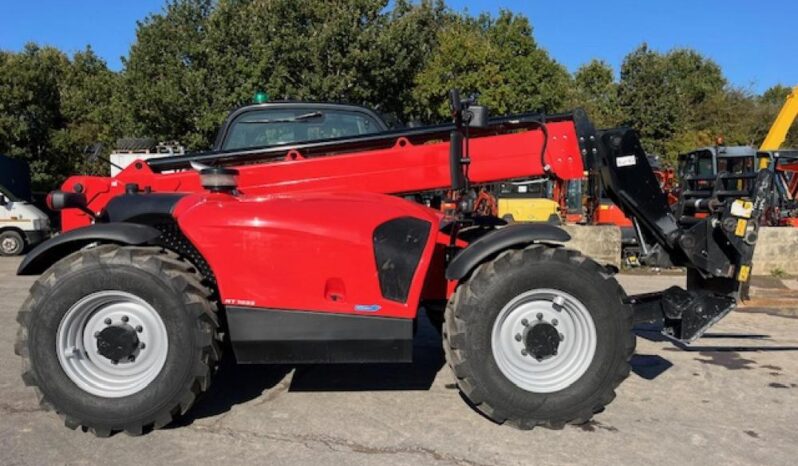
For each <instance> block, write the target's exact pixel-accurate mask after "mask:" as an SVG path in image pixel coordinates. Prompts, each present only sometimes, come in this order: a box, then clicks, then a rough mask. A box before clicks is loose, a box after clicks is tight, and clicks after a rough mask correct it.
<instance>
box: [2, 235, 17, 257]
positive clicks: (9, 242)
mask: <svg viewBox="0 0 798 466" xmlns="http://www.w3.org/2000/svg"><path fill="white" fill-rule="evenodd" d="M0 247H2V248H3V252H5V253H6V254H11V253H12V252H14V251H16V250H17V249H18V248H19V242H18V241H17V240H16V239H14V238H3V242H2V243H0Z"/></svg>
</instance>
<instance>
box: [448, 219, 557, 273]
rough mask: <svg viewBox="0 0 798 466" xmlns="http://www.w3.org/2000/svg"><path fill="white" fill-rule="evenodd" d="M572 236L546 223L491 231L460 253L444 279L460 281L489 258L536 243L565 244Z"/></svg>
mask: <svg viewBox="0 0 798 466" xmlns="http://www.w3.org/2000/svg"><path fill="white" fill-rule="evenodd" d="M570 239H571V235H569V234H568V233H566V232H565V230H563V229H562V228H559V227H556V226H554V225H549V224H546V223H528V224H515V225H510V226H507V227H504V228H499V229H497V230H494V231H492V232H490V233H488V234H486V235H484V236H482V237H480V238H479V239H477V240H476V241H474V242H473V243H471V244H469V245H468V247H466V248H465V249H463V250H462V251H460V252H459V253H458V254H457V255H456V256H455V257H454V259H452V261H451V262H450V263H449V266H448V267H447V268H446V278H447V279H449V280H460V279H462V278H463V277H465V276H466V275H468V274H469V272H471V271H472V270H473V269H474V268H475V267H476V266H477V265H479V264H480V263H482V261H484V260H485V259H487V258H488V257H490V256H492V255H494V254H497V253H499V252H501V251H503V250H505V249H507V248H511V247H517V246H522V245H526V244H530V243H534V242H536V241H556V242H566V241H569V240H570Z"/></svg>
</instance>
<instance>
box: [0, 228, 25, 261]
mask: <svg viewBox="0 0 798 466" xmlns="http://www.w3.org/2000/svg"><path fill="white" fill-rule="evenodd" d="M24 249H25V239H24V238H22V235H21V234H19V232H16V231H13V230H9V231H4V232H2V233H0V256H17V255H19V254H22V251H23V250H24Z"/></svg>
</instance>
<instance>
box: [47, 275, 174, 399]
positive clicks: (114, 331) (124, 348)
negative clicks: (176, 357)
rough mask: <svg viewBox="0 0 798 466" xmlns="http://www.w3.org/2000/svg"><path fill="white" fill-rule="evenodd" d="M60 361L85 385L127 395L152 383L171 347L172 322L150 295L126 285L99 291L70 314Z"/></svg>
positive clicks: (60, 339)
mask: <svg viewBox="0 0 798 466" xmlns="http://www.w3.org/2000/svg"><path fill="white" fill-rule="evenodd" d="M56 351H57V352H58V353H57V354H58V361H59V363H61V367H62V368H63V369H64V372H65V373H66V375H67V376H68V377H69V378H70V379H71V380H72V381H73V382H74V383H75V384H76V385H77V386H78V387H80V388H81V389H83V390H85V391H86V392H88V393H91V394H92V395H96V396H100V397H103V398H121V397H124V396H129V395H132V394H134V393H137V392H139V391H140V390H142V389H143V388H144V387H146V386H147V385H149V384H150V383H151V382H152V381H153V380H155V378H156V377H157V376H158V374H159V373H160V372H161V369H162V368H163V367H164V364H165V362H166V357H167V354H168V351H169V336H168V333H167V330H166V325H165V323H164V321H163V319H162V318H161V316H160V314H159V313H158V311H156V310H155V308H154V307H152V305H150V304H149V303H148V302H147V301H145V300H144V299H142V298H140V297H138V296H136V295H133V294H131V293H127V292H124V291H117V290H107V291H98V292H95V293H92V294H90V295H88V296H85V297H84V298H83V299H81V300H80V301H78V302H76V303H75V304H73V305H72V307H71V308H70V309H69V310H68V311H67V312H66V314H64V317H63V318H62V319H61V323H60V324H59V326H58V331H57V333H56Z"/></svg>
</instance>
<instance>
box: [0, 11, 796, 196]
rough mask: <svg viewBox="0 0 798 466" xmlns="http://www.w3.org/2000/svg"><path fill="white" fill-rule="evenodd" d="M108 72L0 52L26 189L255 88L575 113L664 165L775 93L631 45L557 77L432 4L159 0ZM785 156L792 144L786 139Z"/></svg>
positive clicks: (6, 111)
mask: <svg viewBox="0 0 798 466" xmlns="http://www.w3.org/2000/svg"><path fill="white" fill-rule="evenodd" d="M123 62H124V70H123V71H122V72H118V73H116V72H112V71H110V70H108V68H107V66H106V64H105V63H104V62H103V61H102V60H101V59H100V58H98V57H97V56H96V55H95V54H94V52H93V51H92V50H91V49H90V48H87V49H85V50H83V51H80V52H78V53H75V54H74V55H73V56H71V57H69V56H67V55H66V54H64V53H63V52H61V51H59V50H56V49H54V48H52V47H39V46H36V45H33V44H31V45H28V46H26V47H25V49H24V50H22V51H20V52H18V53H11V52H3V51H0V153H5V154H9V155H11V156H13V157H19V158H23V159H26V160H27V161H28V162H30V164H31V168H32V172H33V181H34V188H35V189H38V190H49V189H52V188H53V187H54V186H55V185H57V184H59V183H60V182H61V181H62V180H63V179H64V178H65V177H66V176H67V175H68V174H71V173H76V172H77V173H98V174H104V173H106V170H107V168H108V167H106V166H105V164H104V163H90V162H87V161H86V159H85V158H84V157H83V155H82V154H81V152H82V150H83V148H84V147H85V146H86V145H89V144H91V143H94V142H97V141H99V142H103V143H105V144H106V146H111V145H112V144H113V142H114V141H115V140H116V139H117V138H119V137H125V136H143V137H153V138H156V139H159V140H162V141H172V140H176V141H179V142H180V143H182V144H184V145H186V146H187V147H188V148H189V149H205V148H208V147H209V146H210V145H211V144H212V142H213V138H214V137H215V134H216V131H217V129H218V127H219V125H220V124H221V123H222V121H223V120H224V118H225V116H226V115H227V113H228V112H229V111H230V110H231V109H232V108H234V107H237V106H239V105H242V104H246V103H250V102H251V99H252V97H253V96H254V94H255V93H256V92H257V91H265V92H267V93H268V94H269V95H270V96H271V97H272V99H279V100H316V101H340V102H349V103H356V104H362V105H367V106H370V107H373V108H376V109H378V110H380V111H382V112H383V113H386V114H393V115H395V116H396V117H398V118H399V119H401V120H404V121H411V120H421V121H424V122H437V121H441V120H445V119H447V118H448V116H449V110H448V107H447V94H448V91H449V90H450V89H452V88H455V87H457V88H460V89H461V90H462V92H463V94H464V95H470V94H475V95H478V96H479V99H480V102H481V103H483V104H485V105H488V106H489V107H491V110H492V112H493V113H494V114H507V113H513V112H525V111H534V110H539V111H545V112H554V111H563V110H569V109H572V108H575V107H583V108H585V109H586V110H587V112H588V115H590V116H591V118H592V119H593V120H594V122H595V123H596V125H597V126H599V127H612V126H617V125H622V124H623V125H629V126H632V127H634V128H636V129H637V130H638V131H639V132H640V134H641V136H642V138H643V142H644V146H645V147H646V149H647V150H649V151H650V152H654V153H658V154H661V155H664V156H666V157H667V158H671V159H672V158H674V157H675V156H676V154H678V153H680V152H684V151H687V150H690V149H692V148H694V147H697V146H703V145H707V144H713V143H714V141H715V139H716V137H718V136H723V137H724V138H725V140H726V142H727V143H728V144H753V145H758V144H759V143H760V142H761V141H762V139H763V138H764V136H765V134H766V133H767V131H768V129H769V128H770V125H771V123H772V121H773V119H774V118H775V116H776V114H777V113H778V111H779V109H780V108H781V106H782V104H783V102H784V99H785V98H786V96H787V95H788V93H789V92H790V89H789V88H787V87H784V86H774V87H773V88H771V89H768V90H767V91H766V92H765V93H764V94H762V95H761V96H757V95H753V94H752V93H751V92H748V91H745V90H743V89H737V88H734V87H732V86H730V85H728V83H727V82H726V79H725V78H724V76H723V74H722V71H721V69H720V67H719V66H718V65H717V64H716V63H715V62H713V61H712V60H710V59H708V58H706V57H704V56H702V55H701V54H699V53H698V52H696V51H693V50H689V49H675V50H671V51H668V52H664V53H663V52H658V51H654V50H651V49H649V48H648V47H647V46H646V45H645V44H644V45H642V46H640V47H639V48H637V49H636V50H634V51H632V52H631V53H630V54H629V55H627V56H626V58H625V59H624V61H623V64H622V66H621V69H620V70H619V71H620V76H619V79H616V78H615V73H614V70H613V69H612V68H611V67H610V66H609V65H607V64H606V63H605V62H602V61H600V60H593V61H591V62H589V63H587V64H585V65H583V66H582V67H580V68H579V69H578V70H577V71H576V72H575V73H574V74H573V75H570V74H569V73H568V72H567V71H566V70H565V68H564V67H563V66H561V65H560V64H558V63H557V62H556V61H555V60H554V59H553V58H552V57H551V56H549V54H548V53H547V52H546V50H544V49H543V48H541V47H540V46H539V45H538V44H537V42H536V41H535V39H534V36H533V28H532V25H531V24H530V22H529V20H528V19H527V18H526V17H524V16H521V15H516V14H513V13H510V12H508V11H501V12H500V13H499V14H498V15H497V16H490V15H485V14H483V15H480V16H476V17H475V16H470V15H468V14H467V13H457V12H454V11H452V10H450V9H449V8H447V7H446V6H445V4H444V2H443V0H419V1H411V0H393V1H390V0H306V1H302V2H297V1H295V0H168V1H167V3H166V5H165V7H164V9H163V11H162V12H160V13H158V14H153V15H150V16H148V17H147V18H144V19H143V20H142V21H140V22H139V23H138V25H137V29H136V41H135V43H134V44H133V46H132V47H131V49H130V52H129V54H128V55H127V57H125V58H123ZM787 145H791V146H798V128H795V127H794V130H793V131H792V132H791V133H790V135H789V139H788V141H787Z"/></svg>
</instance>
